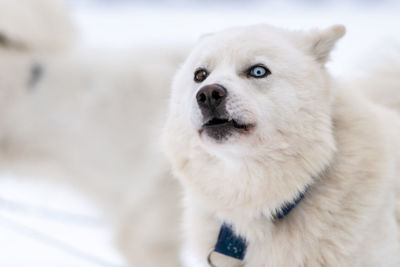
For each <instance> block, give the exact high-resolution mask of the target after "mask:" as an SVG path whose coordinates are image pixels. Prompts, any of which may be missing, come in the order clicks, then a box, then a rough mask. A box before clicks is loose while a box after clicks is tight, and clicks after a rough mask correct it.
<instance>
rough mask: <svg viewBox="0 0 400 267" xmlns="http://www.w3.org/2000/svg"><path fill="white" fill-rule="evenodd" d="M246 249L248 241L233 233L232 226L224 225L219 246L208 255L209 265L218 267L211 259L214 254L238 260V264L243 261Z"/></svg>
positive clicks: (219, 237) (218, 241) (218, 242)
mask: <svg viewBox="0 0 400 267" xmlns="http://www.w3.org/2000/svg"><path fill="white" fill-rule="evenodd" d="M246 249H247V243H246V240H245V239H244V238H243V237H241V236H238V235H236V234H235V233H234V232H233V229H232V226H230V225H228V224H225V223H224V224H222V226H221V229H220V231H219V235H218V240H217V244H216V245H215V248H214V249H213V250H212V251H211V252H210V254H209V255H208V263H209V264H210V266H217V265H215V264H214V260H212V259H211V255H212V254H213V252H217V253H218V254H222V255H225V256H228V257H230V258H234V259H236V262H238V261H242V260H243V259H244V256H245V254H246ZM240 263H241V262H240ZM240 265H241V264H240ZM240 265H235V266H240ZM230 266H232V265H230Z"/></svg>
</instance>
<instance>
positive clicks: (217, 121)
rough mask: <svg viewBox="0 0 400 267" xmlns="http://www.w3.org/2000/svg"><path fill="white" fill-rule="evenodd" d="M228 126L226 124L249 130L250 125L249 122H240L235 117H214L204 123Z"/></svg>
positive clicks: (208, 125)
mask: <svg viewBox="0 0 400 267" xmlns="http://www.w3.org/2000/svg"><path fill="white" fill-rule="evenodd" d="M221 126H222V127H226V126H231V127H233V128H235V129H238V130H247V129H248V125H247V124H241V123H238V122H237V121H236V120H233V119H224V118H212V119H211V120H209V121H208V122H207V123H205V124H204V125H203V128H204V127H221Z"/></svg>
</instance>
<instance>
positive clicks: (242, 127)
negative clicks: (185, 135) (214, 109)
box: [200, 117, 254, 141]
mask: <svg viewBox="0 0 400 267" xmlns="http://www.w3.org/2000/svg"><path fill="white" fill-rule="evenodd" d="M253 127H254V125H253V124H246V123H242V122H239V121H238V120H235V119H230V118H217V117H214V118H211V119H210V120H208V121H207V122H206V123H204V124H203V126H202V128H201V130H200V134H201V133H202V132H203V131H204V132H205V133H206V134H207V135H208V136H209V137H211V138H213V139H215V140H217V141H222V140H225V139H227V138H228V137H230V136H231V135H232V134H233V133H234V132H239V133H247V132H248V131H249V130H250V129H251V128H253Z"/></svg>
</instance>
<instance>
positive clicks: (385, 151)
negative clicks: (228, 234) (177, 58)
mask: <svg viewBox="0 0 400 267" xmlns="http://www.w3.org/2000/svg"><path fill="white" fill-rule="evenodd" d="M344 32H345V30H344V27H343V26H333V27H331V28H329V29H326V30H313V31H309V32H293V31H288V30H283V29H279V28H275V27H270V26H266V25H256V26H249V27H241V28H233V29H228V30H225V31H222V32H218V33H216V34H211V35H208V36H205V37H204V38H202V39H201V40H200V41H199V43H198V44H197V46H196V47H195V48H194V50H193V51H192V53H191V54H190V56H189V57H188V59H187V60H186V62H185V63H184V65H183V66H182V68H181V69H180V70H179V71H178V73H177V74H176V77H175V81H174V85H173V90H172V95H171V101H170V111H169V117H168V120H167V124H166V127H165V132H164V143H165V150H166V153H167V155H168V158H169V160H170V162H171V163H172V167H173V172H174V174H175V175H176V176H177V177H178V178H179V180H180V181H181V182H182V184H183V186H184V193H185V197H184V203H185V216H184V226H185V242H186V245H185V249H186V252H187V253H186V255H189V256H188V257H187V260H186V261H187V262H186V266H208V265H207V263H206V257H207V254H208V252H209V250H210V249H211V248H212V247H213V246H214V245H215V242H216V238H217V235H218V231H219V228H220V226H221V224H222V223H223V222H227V223H230V224H232V225H233V227H234V230H235V232H236V233H237V234H239V235H241V236H243V237H245V238H246V239H247V241H248V244H249V247H248V251H247V254H246V257H245V260H244V262H243V265H244V266H246V267H260V266H265V267H267V266H268V267H272V266H274V267H275V266H303V267H310V266H352V267H354V266H399V264H400V259H399V257H400V256H399V255H400V249H399V242H400V239H399V235H398V231H399V223H398V222H396V214H395V212H396V200H397V201H399V198H400V196H399V190H398V184H399V179H398V177H399V166H400V153H399V151H400V147H399V141H400V139H399V136H400V120H399V117H398V115H397V114H396V113H395V112H394V109H393V110H390V109H389V108H387V107H384V106H383V105H380V104H377V103H374V102H373V101H371V100H370V99H374V97H373V95H374V94H377V93H376V92H378V90H379V92H380V93H379V94H389V92H390V91H392V92H396V93H395V94H393V95H391V96H390V97H386V99H388V98H391V102H390V103H391V105H390V107H399V104H400V97H399V95H400V94H399V93H398V92H399V90H400V86H399V84H400V79H399V78H398V77H399V74H400V68H399V67H398V65H399V64H397V67H396V68H395V71H393V73H396V74H397V77H396V75H391V77H390V78H389V77H385V76H375V77H374V78H373V79H372V78H370V79H371V80H372V81H374V82H372V81H371V80H369V84H374V88H373V90H372V89H371V90H369V92H375V93H369V94H368V96H372V97H366V95H367V94H364V92H363V91H362V90H359V87H358V86H360V83H354V84H352V83H346V84H343V83H341V82H339V80H334V79H332V78H331V77H330V75H329V74H328V73H327V71H326V69H325V68H324V64H325V62H326V61H327V60H328V59H329V54H330V51H331V50H332V48H333V47H334V45H335V43H336V41H337V40H338V39H339V38H340V37H342V36H343V35H344ZM257 64H262V65H264V66H266V67H268V68H269V70H270V71H271V74H270V75H269V76H267V77H265V78H260V79H256V78H252V77H249V76H248V75H245V74H246V72H245V71H246V70H247V69H248V68H249V67H251V66H253V65H257ZM198 68H205V69H207V70H208V72H209V75H208V77H207V78H206V80H204V81H203V82H201V83H196V82H195V81H194V80H193V73H194V72H195V70H196V69H198ZM386 79H391V81H392V82H391V83H390V86H389V82H388V80H386ZM384 80H385V81H387V84H386V87H385V88H388V90H387V91H385V90H384V88H383V87H382V88H381V87H380V85H382V84H384V83H383V82H382V81H384ZM389 81H390V80H389ZM215 83H216V84H220V85H222V86H223V87H225V88H226V89H227V92H228V98H227V103H226V109H227V112H228V113H229V118H230V119H232V120H236V121H239V122H241V123H243V124H249V125H255V127H253V128H252V129H250V130H249V131H247V132H246V133H242V132H238V131H233V132H232V135H230V136H227V137H226V138H224V139H223V140H222V141H221V140H215V139H214V138H212V137H210V136H208V135H207V134H206V133H205V132H204V131H203V130H202V129H203V127H204V126H203V123H204V121H203V120H202V119H203V118H202V113H201V112H200V109H199V106H198V104H197V103H196V94H197V92H198V91H199V89H200V88H202V87H203V86H205V85H210V84H215ZM389 87H390V89H389ZM394 88H395V89H394ZM396 90H397V91H396ZM384 102H385V101H381V103H384ZM397 111H399V110H397ZM307 186H309V190H308V191H307V193H306V196H305V198H304V199H303V200H302V201H301V202H300V204H299V205H298V206H296V208H295V209H294V210H293V211H292V212H291V213H290V214H289V215H288V216H287V217H285V218H283V219H282V220H280V221H277V220H274V219H273V214H274V212H275V211H276V210H277V209H279V208H280V207H281V206H282V205H283V203H285V202H288V201H289V202H290V201H293V199H294V198H296V196H297V195H298V194H299V192H302V191H304V190H305V188H306V187H307ZM396 188H397V189H396ZM397 216H399V205H398V204H397ZM219 264H224V259H222V262H221V263H219ZM217 266H225V265H217Z"/></svg>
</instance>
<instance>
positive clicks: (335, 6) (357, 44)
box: [0, 0, 400, 267]
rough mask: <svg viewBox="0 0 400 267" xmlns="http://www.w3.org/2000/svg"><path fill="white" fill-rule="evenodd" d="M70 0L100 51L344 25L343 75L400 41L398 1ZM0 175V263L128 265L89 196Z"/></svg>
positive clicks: (338, 65) (337, 60)
mask: <svg viewBox="0 0 400 267" xmlns="http://www.w3.org/2000/svg"><path fill="white" fill-rule="evenodd" d="M68 6H69V8H70V10H71V12H72V13H73V19H74V20H75V23H76V26H77V28H78V30H79V32H80V35H81V42H82V44H83V46H84V47H85V48H89V49H92V50H96V49H98V50H99V51H100V50H103V51H104V50H105V49H109V50H130V49H135V47H138V46H142V45H146V44H152V45H154V44H157V45H160V46H162V45H163V44H165V43H169V44H171V43H187V44H192V43H194V42H195V41H196V39H197V38H198V37H199V35H201V34H203V33H207V32H212V31H216V30H219V29H223V28H225V27H230V26H235V25H245V24H253V23H269V24H273V25H277V26H280V27H287V28H291V29H308V28H313V27H327V26H329V25H331V24H337V23H340V24H344V25H345V26H346V27H347V35H346V37H345V38H344V39H343V40H342V41H341V42H340V43H339V45H338V47H337V49H336V50H335V52H334V54H333V56H332V58H333V60H332V61H331V62H330V63H329V65H328V68H329V70H330V71H331V72H332V73H333V74H334V75H341V74H346V73H357V70H358V68H359V67H362V65H363V64H368V60H365V59H364V61H363V58H364V57H365V56H367V57H369V56H371V54H374V53H375V52H379V53H382V52H384V51H385V50H387V49H388V47H391V46H393V43H397V44H398V45H399V47H400V30H399V28H400V15H399V14H400V1H361V0H359V1H344V0H342V1H340V0H339V1H332V2H329V1H317V0H305V1H210V0H208V1H207V0H204V1H195V0H192V1H183V0H181V1H179V0H176V1H161V0H158V1H128V0H125V1H113V0H108V1H106V0H103V1H99V0H97V1H96V0H92V1H84V0H75V1H71V0H70V1H68ZM357 62H358V63H357ZM360 62H361V63H360ZM0 176H1V177H0V178H1V179H0V248H1V250H0V266H2V267H3V266H5V267H22V266H30V267H36V266H38V267H39V266H40V267H50V266H52V267H53V266H77V267H79V266H88V267H89V266H90V267H91V266H123V261H122V259H121V256H120V255H119V254H118V252H117V251H116V249H115V247H114V244H113V241H112V234H113V232H112V229H111V228H110V226H108V225H107V224H106V223H105V222H104V221H102V219H101V217H100V213H99V211H97V210H96V208H95V206H94V204H93V203H90V201H89V200H87V199H85V198H84V196H81V195H79V194H78V193H77V192H74V191H73V190H71V189H69V188H63V187H61V186H59V185H53V184H45V183H43V182H41V183H38V182H37V181H33V180H29V179H23V180H21V179H15V177H11V176H9V175H7V174H1V175H0Z"/></svg>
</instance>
